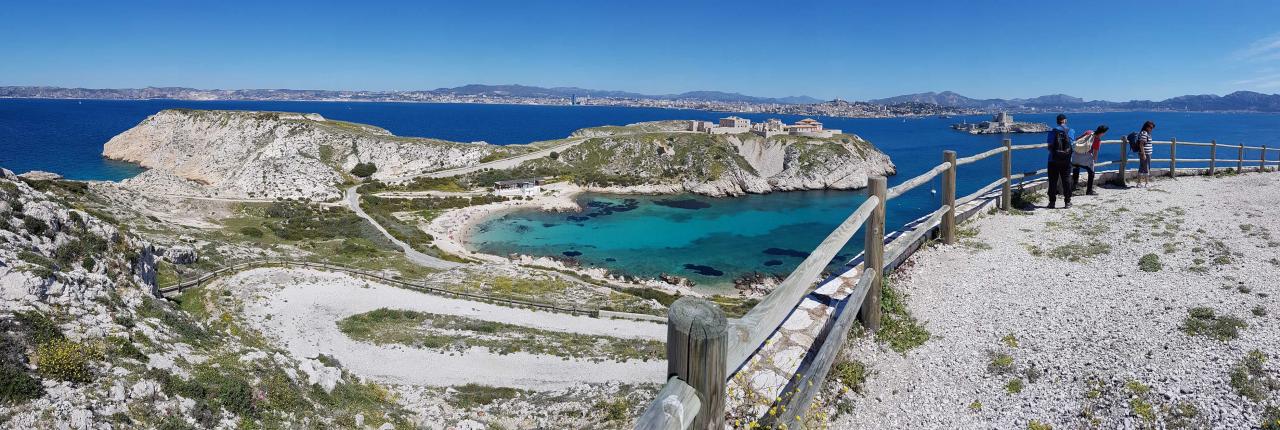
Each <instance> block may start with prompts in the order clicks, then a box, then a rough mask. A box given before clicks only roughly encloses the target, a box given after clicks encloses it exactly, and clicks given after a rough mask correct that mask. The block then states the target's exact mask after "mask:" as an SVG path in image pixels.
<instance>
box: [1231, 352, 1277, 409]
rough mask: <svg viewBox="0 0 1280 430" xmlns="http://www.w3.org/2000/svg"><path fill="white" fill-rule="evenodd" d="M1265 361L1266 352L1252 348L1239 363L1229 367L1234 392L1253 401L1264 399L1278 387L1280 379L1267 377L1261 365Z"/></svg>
mask: <svg viewBox="0 0 1280 430" xmlns="http://www.w3.org/2000/svg"><path fill="white" fill-rule="evenodd" d="M1266 362H1267V356H1266V354H1263V353H1262V351H1259V350H1256V349H1255V350H1252V351H1249V353H1248V354H1246V355H1245V357H1244V358H1243V359H1241V360H1240V363H1239V364H1237V365H1236V366H1235V367H1233V368H1232V369H1231V373H1230V376H1231V388H1234V389H1235V390H1236V393H1238V394H1240V395H1241V396H1244V397H1245V398H1248V399H1249V400H1252V401H1255V402H1261V401H1263V400H1266V398H1267V396H1268V395H1270V393H1271V390H1274V389H1280V381H1277V380H1276V379H1275V378H1270V377H1267V375H1266V373H1265V371H1264V370H1263V368H1262V366H1263V364H1265V363H1266Z"/></svg>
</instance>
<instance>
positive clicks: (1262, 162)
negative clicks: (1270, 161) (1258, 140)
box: [1258, 145, 1267, 172]
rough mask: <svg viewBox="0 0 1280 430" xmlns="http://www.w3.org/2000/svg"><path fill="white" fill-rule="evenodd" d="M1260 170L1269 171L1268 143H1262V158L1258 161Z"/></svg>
mask: <svg viewBox="0 0 1280 430" xmlns="http://www.w3.org/2000/svg"><path fill="white" fill-rule="evenodd" d="M1258 171H1259V172H1265V171H1267V145H1262V158H1261V159H1260V160H1259V161H1258Z"/></svg>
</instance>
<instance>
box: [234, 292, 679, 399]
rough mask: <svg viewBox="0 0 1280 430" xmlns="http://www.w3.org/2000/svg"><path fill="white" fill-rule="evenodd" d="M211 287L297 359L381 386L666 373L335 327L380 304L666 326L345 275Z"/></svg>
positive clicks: (503, 317) (510, 319)
mask: <svg viewBox="0 0 1280 430" xmlns="http://www.w3.org/2000/svg"><path fill="white" fill-rule="evenodd" d="M219 283H221V284H223V286H225V287H227V288H229V289H231V290H234V291H247V292H250V293H251V294H250V295H249V297H248V298H247V299H246V303H245V308H244V312H245V316H246V318H247V319H248V321H249V322H250V324H251V325H253V326H254V327H255V328H256V329H258V330H260V331H262V332H263V333H266V334H267V335H268V336H270V337H272V338H274V339H275V340H276V341H278V342H280V344H281V345H282V346H284V347H285V348H286V349H288V350H289V351H290V352H291V353H292V354H293V355H295V356H297V357H315V356H317V355H318V354H327V355H330V356H332V357H334V358H336V359H338V361H339V362H341V363H342V364H343V366H344V367H346V368H347V369H348V370H350V371H352V372H355V373H356V374H359V375H361V376H365V377H370V378H374V379H376V380H378V381H380V382H385V383H393V384H413V385H433V386H443V385H458V384H466V383H478V384H485V385H494V386H507V387H516V388H527V389H535V390H552V389H559V388H565V387H569V386H572V385H574V384H577V383H584V382H586V383H598V382H609V381H617V382H624V383H648V382H653V381H656V380H661V379H662V377H663V375H665V373H666V362H665V361H662V360H653V361H647V362H644V361H637V360H630V361H627V362H613V361H603V362H598V363H593V362H591V361H587V360H574V359H565V358H562V357H557V356H550V355H533V354H527V353H513V354H507V355H498V354H494V353H490V352H487V351H485V350H483V349H472V350H468V351H466V352H464V353H459V352H452V353H444V352H433V351H430V350H425V349H417V348H409V347H404V346H390V345H389V346H378V345H374V344H371V343H364V342H359V341H355V340H352V339H351V338H349V337H347V335H345V334H343V333H342V332H341V331H339V330H338V326H337V321H339V320H341V319H343V318H346V317H348V316H351V315H355V314H359V313H363V312H368V311H372V310H375V309H378V308H392V309H407V310H414V311H419V312H429V313H436V314H447V315H457V316H464V317H469V318H475V319H482V320H487V321H495V322H501V323H507V324H516V325H520V326H525V327H532V328H538V329H543V330H551V331H560V332H571V333H581V334H589V335H601V336H612V337H618V338H630V339H649V340H659V341H661V340H664V339H666V326H664V325H662V324H656V323H651V322H641V321H630V320H610V319H597V318H591V317H583V316H570V315H564V314H555V313H548V312H537V311H532V310H527V309H513V308H507V307H501V306H495V305H489V304H484V303H476V302H470V301H466V300H458V299H449V298H443V297H437V296H432V295H427V294H422V293H417V292H414V291H409V290H405V289H401V288H395V287H391V286H387V285H382V284H377V283H372V282H368V281H364V280H361V279H357V278H353V277H350V276H347V275H343V274H337V273H329V272H323V271H313V270H296V269H276V268H272V269H254V270H249V271H246V272H243V273H240V274H237V275H234V276H230V277H227V278H225V279H224V280H222V281H219Z"/></svg>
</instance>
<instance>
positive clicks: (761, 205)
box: [0, 99, 1280, 288]
mask: <svg viewBox="0 0 1280 430" xmlns="http://www.w3.org/2000/svg"><path fill="white" fill-rule="evenodd" d="M169 108H192V109H236V110H272V111H290V112H308V113H311V112H314V113H319V114H321V115H324V116H325V117H326V118H332V119H339V120H344V121H351V122H358V123H365V124H372V125H376V126H379V127H382V128H385V129H387V130H390V131H391V132H392V133H395V134H397V135H401V136H418V137H432V138H440V139H446V140H454V141H464V142H472V141H485V142H489V143H493V144H499V145H506V144H515V143H527V142H533V141H540V140H549V139H557V138H561V137H564V136H567V135H568V134H569V133H571V132H573V131H574V130H576V129H579V128H584V127H593V126H600V125H625V124H629V123H634V122H641V121H655V120H669V119H698V120H715V119H717V118H720V117H723V116H726V115H728V114H727V113H723V112H709V111H698V110H680V109H661V108H630V107H607V106H537V105H495V104H428V103H369V102H309V101H308V102H301V101H299V102H293V101H288V102H277V101H186V100H146V101H115V100H46V99H0V167H5V168H8V169H10V170H14V171H16V172H24V171H29V170H46V171H52V172H55V173H59V174H62V175H64V176H66V177H67V178H71V179H84V180H113V181H114V180H121V179H124V178H128V177H131V176H133V175H136V174H138V173H139V172H141V171H142V169H141V167H139V166H136V165H133V164H129V163H121V162H115V161H111V160H106V159H104V158H102V157H101V153H102V145H103V143H105V142H106V141H107V140H109V139H110V138H111V137H112V136H114V135H116V134H118V133H120V132H122V131H124V130H127V129H128V128H130V127H132V126H133V125H135V124H137V123H138V122H140V121H142V120H143V119H145V118H146V117H147V116H148V115H151V114H154V113H156V112H158V111H160V110H163V109H169ZM735 115H738V116H741V117H745V118H749V119H751V120H753V121H762V120H765V119H768V118H779V119H782V120H783V121H787V122H792V121H795V120H798V119H801V118H802V117H799V116H793V115H772V114H757V113H736V114H735ZM1056 115H1057V113H1056V112H1050V113H1041V114H1018V115H1015V119H1016V120H1017V121H1034V122H1043V123H1051V122H1052V121H1053V117H1054V116H1056ZM1069 117H1070V118H1069V120H1068V125H1070V126H1071V127H1072V128H1074V129H1075V130H1076V131H1077V132H1083V131H1084V130H1091V129H1093V128H1095V127H1096V126H1097V125H1099V124H1107V125H1109V126H1110V128H1111V132H1110V134H1109V135H1108V136H1107V137H1108V138H1112V139H1118V138H1120V137H1121V136H1123V135H1124V134H1127V133H1128V132H1130V131H1135V130H1137V129H1138V128H1139V126H1140V125H1141V124H1142V122H1143V121H1146V120H1151V121H1154V122H1155V123H1156V129H1155V133H1154V135H1155V138H1156V139H1158V140H1167V139H1169V138H1177V139H1178V140H1181V141H1197V142H1208V141H1209V140H1216V141H1217V142H1218V143H1221V144H1232V145H1234V144H1240V143H1244V144H1245V145H1249V146H1262V145H1266V146H1268V147H1273V148H1280V116H1278V115H1274V114H1252V113H1183V112H1108V113H1078V114H1069ZM816 119H818V120H820V121H822V122H823V123H824V124H825V125H826V127H828V128H838V129H842V130H844V131H845V132H847V133H854V134H857V135H860V136H862V137H863V138H866V139H867V140H869V141H871V142H872V143H873V144H875V145H876V146H877V147H878V148H879V149H880V150H881V151H884V152H885V153H887V154H888V155H889V156H890V158H892V160H893V162H894V164H895V165H896V166H897V169H898V174H897V175H895V176H893V177H890V179H889V186H893V185H895V184H897V183H899V182H902V181H904V180H907V179H910V178H911V177H913V176H916V175H918V174H920V173H922V172H924V171H926V170H928V169H930V168H932V167H933V166H935V165H937V164H938V163H940V162H941V161H942V159H943V158H942V157H943V151H944V150H947V149H951V150H955V151H957V152H958V153H959V156H960V157H964V156H967V155H972V154H976V153H979V152H982V151H985V150H988V149H991V148H994V147H996V146H997V145H999V144H1000V142H1001V140H1002V139H1004V138H1006V137H1008V138H1010V139H1012V140H1013V142H1014V144H1029V143H1041V142H1043V141H1044V135H1043V134H1013V135H1009V136H1001V135H969V134H966V133H961V132H957V131H953V130H951V129H950V128H949V125H950V124H952V123H955V122H961V121H967V122H975V121H982V120H986V119H988V118H987V117H985V116H959V117H950V118H941V117H922V118H906V119H904V118H828V117H817V118H816ZM1119 151H1120V149H1119V148H1118V147H1117V146H1108V147H1106V149H1105V150H1104V153H1103V156H1102V157H1101V158H1105V159H1115V158H1118V157H1119V155H1120V154H1119ZM1164 151H1167V147H1157V153H1156V155H1155V158H1167V154H1165V153H1163V152H1164ZM1207 155H1208V154H1207V149H1201V148H1195V147H1180V148H1179V149H1178V156H1179V158H1188V157H1194V158H1207ZM1258 155H1259V154H1258V151H1249V152H1248V153H1247V154H1246V158H1247V159H1250V160H1256V159H1257V157H1258ZM1219 156H1220V157H1221V156H1224V154H1223V152H1222V151H1220V152H1219ZM1277 156H1280V154H1274V153H1273V154H1272V155H1270V156H1269V158H1271V159H1276V158H1277ZM1045 159H1046V154H1045V153H1044V152H1043V151H1039V150H1033V151H1019V152H1017V153H1015V156H1014V170H1015V171H1029V170H1035V169H1039V168H1043V167H1044V165H1045ZM999 163H1000V157H991V158H989V159H987V160H984V161H981V162H977V163H973V164H970V165H966V166H962V167H960V169H958V171H957V195H964V194H967V193H969V192H972V191H974V190H977V189H978V188H981V187H982V186H983V185H986V184H988V183H990V182H991V181H993V180H995V179H996V178H997V177H998V175H999V171H1000V170H999V169H1000V164H999ZM1159 166H1160V165H1159V164H1156V167H1159ZM940 189H941V184H940V183H939V181H938V180H936V179H935V180H934V181H933V183H930V184H926V185H924V186H921V187H918V188H917V189H915V190H914V191H911V192H909V193H907V194H905V195H903V196H902V197H900V198H897V199H894V200H893V201H891V202H890V205H889V208H888V213H887V221H888V227H889V228H890V229H895V228H897V227H899V226H901V225H902V224H904V223H906V222H909V221H911V220H913V219H915V218H917V217H919V216H921V215H924V214H927V213H929V212H931V211H932V210H934V209H936V208H937V206H938V205H939V204H940V197H939V195H938V193H937V191H938V190H940ZM578 199H579V203H581V204H582V206H583V207H584V208H586V209H587V210H586V211H584V212H583V213H573V214H565V213H547V212H540V211H537V210H532V209H531V210H521V211H516V212H509V213H506V214H503V215H500V216H497V217H495V218H492V219H489V220H486V221H484V222H482V223H481V224H480V225H479V226H478V227H477V228H476V230H475V232H474V233H473V235H472V237H470V238H469V246H470V247H472V248H473V249H474V250H477V251H481V252H486V253H492V254H496V255H507V254H511V253H520V254H526V255H535V256H556V257H569V258H573V259H575V260H577V261H578V262H580V263H581V264H583V265H587V266H598V267H603V268H606V269H609V270H610V271H612V272H615V273H618V274H625V275H632V276H640V277H656V276H659V275H660V274H672V275H678V276H684V277H688V278H690V279H692V280H694V281H695V282H697V283H698V284H699V285H701V286H704V287H707V288H725V287H727V286H729V285H732V283H733V281H734V280H735V279H737V278H738V277H740V276H743V275H746V274H751V273H763V274H778V275H785V274H787V273H789V272H790V271H791V270H792V269H794V268H795V266H796V265H797V264H799V262H800V261H802V260H803V259H804V257H806V256H807V255H808V252H809V251H810V250H812V249H813V248H814V247H815V246H816V245H817V244H818V243H819V242H821V241H822V239H823V238H824V237H826V235H827V234H828V233H830V231H831V230H832V228H834V227H835V226H836V225H837V224H839V222H840V221H841V220H843V219H844V218H846V217H847V216H848V215H849V214H850V213H851V212H852V211H853V210H854V209H856V208H857V207H858V205H859V204H861V203H862V201H864V200H865V199H866V196H865V194H864V193H863V192H862V191H797V192H780V193H771V194H764V195H748V196H744V197H729V198H710V197H703V196H695V195H674V196H616V195H602V194H583V195H580V196H579V197H578ZM861 243H862V237H861V234H859V235H857V236H855V237H854V238H853V239H852V240H851V241H850V244H849V246H847V247H846V248H845V249H844V250H843V251H842V253H841V255H840V256H838V257H837V259H836V260H835V261H834V262H833V264H840V263H843V261H844V260H847V259H848V258H852V256H854V255H856V254H857V253H858V252H860V251H861Z"/></svg>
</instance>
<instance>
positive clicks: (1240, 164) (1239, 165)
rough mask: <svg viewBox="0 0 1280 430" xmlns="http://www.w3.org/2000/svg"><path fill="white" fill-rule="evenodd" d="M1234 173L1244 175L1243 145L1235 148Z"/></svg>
mask: <svg viewBox="0 0 1280 430" xmlns="http://www.w3.org/2000/svg"><path fill="white" fill-rule="evenodd" d="M1236 149H1237V150H1238V152H1236V173H1244V144H1243V143H1241V144H1240V146H1239V147H1237V148H1236Z"/></svg>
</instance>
